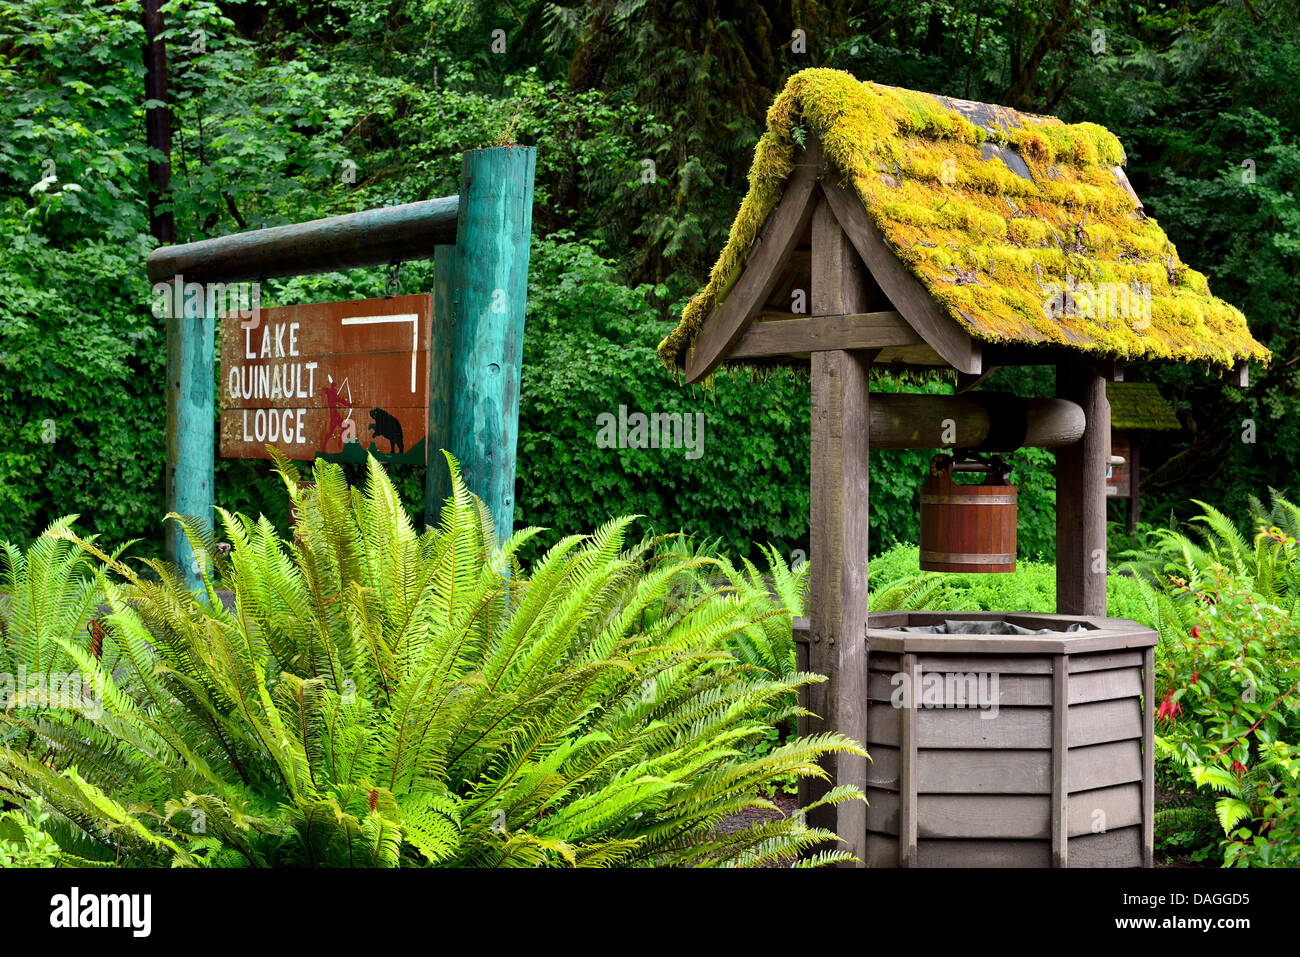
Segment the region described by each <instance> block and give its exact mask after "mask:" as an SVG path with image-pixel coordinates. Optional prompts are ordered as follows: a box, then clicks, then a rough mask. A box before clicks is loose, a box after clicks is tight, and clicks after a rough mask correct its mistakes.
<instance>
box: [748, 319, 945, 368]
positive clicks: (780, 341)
mask: <svg viewBox="0 0 1300 957" xmlns="http://www.w3.org/2000/svg"><path fill="white" fill-rule="evenodd" d="M920 341H921V337H920V336H918V335H917V334H916V332H915V331H914V330H913V329H912V327H911V326H909V325H908V324H907V323H906V322H905V321H904V320H903V317H902V316H900V315H899V314H898V313H897V312H893V311H889V312H860V313H854V314H852V315H846V316H807V317H799V318H786V319H770V320H766V321H763V322H754V323H751V324H750V326H749V328H747V329H746V330H745V332H744V333H743V334H742V335H741V337H740V339H739V340H738V341H737V342H736V344H735V345H734V346H733V347H732V348H731V350H730V351H729V352H728V353H727V358H728V359H729V360H730V359H743V358H750V357H754V356H784V355H801V354H803V353H810V352H823V351H825V350H828V349H881V348H884V347H886V346H906V345H914V344H916V343H919V342H920Z"/></svg>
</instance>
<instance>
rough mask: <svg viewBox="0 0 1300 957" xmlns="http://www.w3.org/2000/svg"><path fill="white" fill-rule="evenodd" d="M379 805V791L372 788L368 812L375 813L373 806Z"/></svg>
mask: <svg viewBox="0 0 1300 957" xmlns="http://www.w3.org/2000/svg"><path fill="white" fill-rule="evenodd" d="M377 807H379V792H378V791H377V790H374V789H373V788H372V789H371V791H370V813H371V814H374V813H375V808H377Z"/></svg>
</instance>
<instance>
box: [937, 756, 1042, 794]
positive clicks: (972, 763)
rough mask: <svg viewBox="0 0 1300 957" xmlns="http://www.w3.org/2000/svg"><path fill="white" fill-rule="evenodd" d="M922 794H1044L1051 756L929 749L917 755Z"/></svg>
mask: <svg viewBox="0 0 1300 957" xmlns="http://www.w3.org/2000/svg"><path fill="white" fill-rule="evenodd" d="M917 765H918V768H919V779H918V780H919V783H918V787H920V789H921V791H922V792H923V793H926V794H1048V793H1049V792H1050V791H1051V787H1052V781H1051V777H1052V775H1051V752H1050V751H1042V750H1033V751H1028V750H1026V751H1016V750H996V751H983V750H976V749H967V750H946V749H929V750H922V751H920V752H918V754H917Z"/></svg>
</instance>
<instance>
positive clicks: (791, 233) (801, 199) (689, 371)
mask: <svg viewBox="0 0 1300 957" xmlns="http://www.w3.org/2000/svg"><path fill="white" fill-rule="evenodd" d="M821 172H822V151H821V144H820V142H818V141H817V139H816V138H815V137H809V139H808V148H807V149H806V150H804V153H803V156H802V157H801V158H800V160H799V162H798V163H797V164H796V165H795V168H794V172H793V173H792V174H790V179H789V180H788V181H787V182H786V185H785V193H784V195H783V196H782V197H781V202H780V203H779V204H778V205H777V207H776V209H774V210H773V211H772V212H771V214H770V215H769V216H768V217H767V219H766V221H765V222H764V223H763V228H762V230H761V231H760V232H759V234H758V238H757V239H756V240H755V241H754V245H753V247H752V248H751V249H750V252H749V256H748V258H747V259H746V260H745V264H744V266H743V267H742V269H741V273H740V278H739V279H737V280H736V283H735V285H734V286H732V287H731V291H730V292H728V293H727V297H726V298H725V299H724V300H723V301H722V303H721V304H719V305H718V306H717V307H715V308H714V310H713V311H712V312H711V313H710V314H709V316H708V318H706V319H705V320H704V325H703V326H702V327H701V328H700V332H699V335H698V336H696V338H695V345H694V346H693V347H692V348H691V350H690V354H689V355H688V357H687V362H686V381H687V382H699V381H700V380H701V379H703V378H705V377H706V376H708V375H709V374H710V373H711V372H713V370H714V369H716V368H717V367H718V365H719V363H721V362H722V361H723V360H724V359H725V358H727V353H728V351H729V350H730V348H731V346H732V344H733V343H735V341H736V340H737V339H738V338H740V335H741V334H742V333H743V332H744V331H745V329H746V328H747V327H748V326H749V324H750V323H751V322H753V320H754V317H755V315H757V314H758V311H759V310H760V309H762V308H763V305H764V303H766V302H767V299H768V297H769V296H770V295H771V294H772V290H773V289H774V288H776V284H777V283H778V282H779V281H780V279H781V266H782V265H784V264H785V262H786V261H787V260H788V259H789V258H790V255H791V253H793V252H794V250H795V247H796V246H797V245H798V243H799V240H800V238H801V237H802V236H803V234H804V232H805V231H806V230H807V228H808V224H809V223H810V222H812V213H813V207H814V206H816V203H815V202H814V201H813V200H814V192H815V190H816V189H817V181H818V177H820V176H821Z"/></svg>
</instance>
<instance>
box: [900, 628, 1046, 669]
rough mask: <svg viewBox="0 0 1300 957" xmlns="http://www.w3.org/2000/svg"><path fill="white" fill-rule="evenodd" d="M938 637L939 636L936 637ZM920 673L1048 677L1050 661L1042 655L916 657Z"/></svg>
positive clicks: (925, 655) (923, 655) (924, 655)
mask: <svg viewBox="0 0 1300 957" xmlns="http://www.w3.org/2000/svg"><path fill="white" fill-rule="evenodd" d="M936 637H939V636H936ZM917 660H918V661H920V663H921V670H922V671H995V672H997V673H998V674H1017V675H1050V674H1051V673H1052V660H1051V659H1050V658H1048V657H1045V656H1043V655H927V654H922V655H918V656H917Z"/></svg>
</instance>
